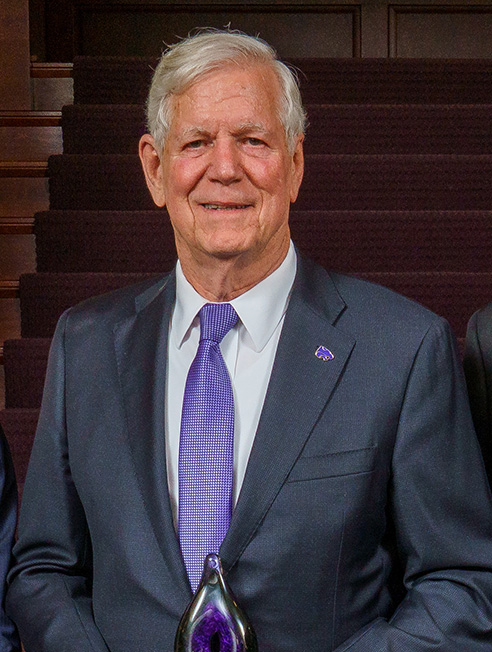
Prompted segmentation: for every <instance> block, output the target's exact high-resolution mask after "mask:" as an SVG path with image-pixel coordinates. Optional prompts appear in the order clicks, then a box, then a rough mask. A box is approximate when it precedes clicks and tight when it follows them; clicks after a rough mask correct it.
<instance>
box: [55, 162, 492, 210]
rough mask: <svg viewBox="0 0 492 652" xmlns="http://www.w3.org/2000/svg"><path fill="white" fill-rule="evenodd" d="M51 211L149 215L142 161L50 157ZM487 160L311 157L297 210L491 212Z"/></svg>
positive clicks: (490, 172) (490, 171)
mask: <svg viewBox="0 0 492 652" xmlns="http://www.w3.org/2000/svg"><path fill="white" fill-rule="evenodd" d="M49 174H50V208H51V209H63V210H65V209H83V210H152V209H153V208H155V207H154V205H153V203H152V199H151V197H150V193H149V192H148V190H147V187H146V185H145V180H144V176H143V172H142V170H141V168H140V161H139V159H138V156H124V155H108V156H104V155H101V156H96V155H90V156H89V155H88V156H81V155H76V154H62V155H56V156H51V157H50V159H49ZM491 178H492V156H489V155H480V156H478V155H477V156H475V155H470V156H464V155H379V156H371V155H355V156H353V155H311V156H309V155H308V156H306V171H305V177H304V181H303V184H302V186H301V191H300V194H299V198H298V200H297V203H296V209H297V210H488V209H489V208H490V206H492V184H491V183H490V179H491Z"/></svg>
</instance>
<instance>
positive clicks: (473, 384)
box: [463, 311, 492, 485]
mask: <svg viewBox="0 0 492 652" xmlns="http://www.w3.org/2000/svg"><path fill="white" fill-rule="evenodd" d="M482 316H484V319H485V323H484V319H483V318H482ZM489 322H490V312H488V313H485V315H483V313H482V311H479V312H476V313H475V314H474V315H473V316H472V318H471V319H470V321H469V323H468V328H467V331H466V343H465V355H464V358H463V366H464V369H465V377H466V384H467V387H468V396H469V398H470V406H471V411H472V416H473V423H474V424H475V430H476V432H477V436H478V440H479V442H480V446H481V448H482V454H483V457H484V460H485V466H486V468H487V469H488V474H489V483H491V485H492V425H491V424H492V421H491V418H490V396H489V393H490V387H489V382H488V375H489V374H490V373H492V366H491V365H490V361H487V359H486V356H485V357H484V351H483V350H482V344H484V346H485V354H486V353H487V351H488V349H489V348H492V340H491V337H490V335H489V333H492V328H491V327H490V323H489ZM481 326H485V328H481ZM482 339H483V341H482ZM489 356H490V353H489Z"/></svg>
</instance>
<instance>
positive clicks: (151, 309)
mask: <svg viewBox="0 0 492 652" xmlns="http://www.w3.org/2000/svg"><path fill="white" fill-rule="evenodd" d="M175 292H176V289H175V277H174V274H171V275H170V276H168V277H167V278H166V279H165V280H164V282H162V281H161V282H159V283H158V284H156V285H154V286H152V287H151V288H150V289H148V290H147V291H146V292H144V293H143V294H141V295H140V296H139V297H137V299H136V302H135V304H136V311H135V314H134V315H132V316H131V317H129V318H128V319H125V320H123V321H122V322H120V323H119V324H118V325H117V326H116V327H115V340H114V341H115V350H116V357H117V361H118V373H119V377H120V382H121V389H122V392H123V399H124V405H125V411H126V417H127V424H128V440H129V445H130V449H131V452H132V457H133V462H134V466H135V472H136V476H137V480H138V483H139V487H140V491H141V493H142V497H143V501H144V503H145V506H146V509H147V513H148V516H149V519H150V522H151V524H152V527H153V530H154V534H155V536H156V539H157V542H158V544H159V546H160V549H161V552H162V553H163V557H164V560H165V563H166V566H167V568H168V571H169V573H170V575H171V582H170V583H169V584H170V586H171V587H172V589H171V590H173V591H176V593H175V597H174V599H171V600H170V604H174V605H176V604H178V605H179V604H180V603H181V605H182V606H183V605H186V602H187V601H188V600H189V595H190V593H189V592H190V589H189V584H188V580H187V577H186V571H185V568H184V565H183V561H182V557H181V552H180V548H179V543H178V539H177V536H176V533H175V529H174V525H173V518H172V511H171V504H170V500H169V492H168V484H167V473H166V457H165V438H164V423H165V421H164V404H165V387H166V360H167V340H168V331H169V321H170V318H171V313H172V309H173V305H174V300H175ZM183 608H184V606H183Z"/></svg>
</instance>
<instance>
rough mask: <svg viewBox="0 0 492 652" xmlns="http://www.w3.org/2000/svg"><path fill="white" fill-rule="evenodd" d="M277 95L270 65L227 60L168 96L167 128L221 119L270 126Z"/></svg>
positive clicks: (273, 121) (277, 86) (273, 122)
mask: <svg viewBox="0 0 492 652" xmlns="http://www.w3.org/2000/svg"><path fill="white" fill-rule="evenodd" d="M279 97H280V84H279V81H278V78H277V76H276V74H275V72H274V71H273V70H272V68H271V67H270V66H266V65H249V66H247V67H245V68H241V67H240V66H239V65H236V64H228V65H225V66H223V67H221V68H220V69H218V70H215V71H212V72H210V73H208V74H206V75H205V76H203V77H200V78H199V79H198V80H197V81H196V82H194V83H193V84H191V85H190V86H188V87H187V88H186V89H185V90H184V91H183V92H182V93H180V94H178V95H175V96H174V97H173V98H172V102H171V116H172V117H171V129H173V128H183V127H184V128H186V126H195V125H196V126H206V124H207V123H211V122H216V121H217V120H224V119H227V120H231V121H233V120H237V119H240V120H243V121H244V122H246V123H252V124H253V123H255V124H256V123H266V124H265V126H268V127H270V128H273V127H274V126H276V124H277V123H278V122H279V118H278V110H277V108H278V103H279Z"/></svg>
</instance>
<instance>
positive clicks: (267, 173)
mask: <svg viewBox="0 0 492 652" xmlns="http://www.w3.org/2000/svg"><path fill="white" fill-rule="evenodd" d="M285 174H286V169H285V167H284V166H283V165H281V164H280V163H279V162H278V161H268V160H261V159H259V160H255V161H254V163H253V164H251V163H250V165H249V178H250V179H251V181H252V183H253V184H254V185H255V186H256V187H257V188H259V189H260V190H264V191H266V192H267V193H268V194H270V195H273V196H275V195H279V194H280V193H281V192H282V188H283V187H284V185H285V178H286V177H285Z"/></svg>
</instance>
